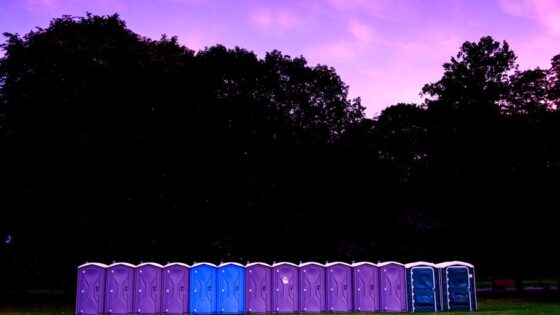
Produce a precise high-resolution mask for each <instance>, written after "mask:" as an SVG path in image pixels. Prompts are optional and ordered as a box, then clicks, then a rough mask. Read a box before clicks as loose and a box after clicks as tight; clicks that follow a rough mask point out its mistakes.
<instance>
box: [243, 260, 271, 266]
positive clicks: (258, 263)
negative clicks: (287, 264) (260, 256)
mask: <svg viewBox="0 0 560 315" xmlns="http://www.w3.org/2000/svg"><path fill="white" fill-rule="evenodd" d="M256 265H261V266H265V267H272V266H271V265H269V264H267V263H264V262H258V261H257V262H252V263H248V264H247V265H246V266H245V267H251V266H256Z"/></svg>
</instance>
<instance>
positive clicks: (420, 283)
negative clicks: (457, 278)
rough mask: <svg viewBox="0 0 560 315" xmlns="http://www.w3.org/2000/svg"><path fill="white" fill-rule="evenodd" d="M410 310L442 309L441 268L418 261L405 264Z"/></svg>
mask: <svg viewBox="0 0 560 315" xmlns="http://www.w3.org/2000/svg"><path fill="white" fill-rule="evenodd" d="M405 268H406V283H407V286H408V287H407V289H408V290H407V292H408V298H407V302H408V310H409V311H412V312H437V311H441V299H440V283H439V268H438V267H437V266H436V265H435V264H432V263H429V262H424V261H418V262H413V263H410V264H406V265H405Z"/></svg>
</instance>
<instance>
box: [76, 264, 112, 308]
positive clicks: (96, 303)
mask: <svg viewBox="0 0 560 315" xmlns="http://www.w3.org/2000/svg"><path fill="white" fill-rule="evenodd" d="M105 268H107V266H106V265H104V264H100V263H86V264H83V265H81V266H79V267H78V285H77V291H76V314H79V315H93V314H95V315H97V314H103V299H104V298H105Z"/></svg>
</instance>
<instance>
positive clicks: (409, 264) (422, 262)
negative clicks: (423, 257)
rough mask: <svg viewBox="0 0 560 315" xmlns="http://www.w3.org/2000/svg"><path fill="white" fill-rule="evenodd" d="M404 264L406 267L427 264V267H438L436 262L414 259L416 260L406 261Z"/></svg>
mask: <svg viewBox="0 0 560 315" xmlns="http://www.w3.org/2000/svg"><path fill="white" fill-rule="evenodd" d="M404 266H405V267H406V268H412V267H416V266H429V267H433V268H439V267H438V266H437V265H436V264H434V263H430V262H426V261H416V262H412V263H408V264H406V265H404Z"/></svg>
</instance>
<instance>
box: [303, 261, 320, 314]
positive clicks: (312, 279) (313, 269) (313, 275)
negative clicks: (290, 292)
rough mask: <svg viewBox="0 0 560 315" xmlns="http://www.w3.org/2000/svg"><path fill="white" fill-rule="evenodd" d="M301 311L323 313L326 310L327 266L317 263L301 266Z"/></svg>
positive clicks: (307, 263)
mask: <svg viewBox="0 0 560 315" xmlns="http://www.w3.org/2000/svg"><path fill="white" fill-rule="evenodd" d="M299 296H300V306H299V311H300V312H302V313H321V312H324V311H325V310H326V303H325V266H324V265H323V264H320V263H316V262H306V263H302V264H300V265H299Z"/></svg>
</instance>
